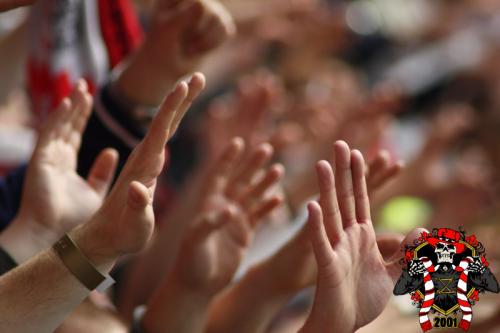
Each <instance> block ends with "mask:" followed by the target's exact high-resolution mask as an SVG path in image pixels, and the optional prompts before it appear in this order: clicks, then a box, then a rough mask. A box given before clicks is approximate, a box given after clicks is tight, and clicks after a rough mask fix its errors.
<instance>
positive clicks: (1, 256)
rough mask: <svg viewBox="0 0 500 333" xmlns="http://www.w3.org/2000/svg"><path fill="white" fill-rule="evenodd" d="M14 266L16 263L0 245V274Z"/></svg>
mask: <svg viewBox="0 0 500 333" xmlns="http://www.w3.org/2000/svg"><path fill="white" fill-rule="evenodd" d="M16 266H17V264H16V262H15V261H14V259H12V257H11V256H10V255H9V254H8V253H7V252H5V250H4V249H2V248H1V247H0V276H2V275H4V274H5V273H7V272H8V271H10V270H11V269H14V268H16Z"/></svg>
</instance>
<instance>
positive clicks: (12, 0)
mask: <svg viewBox="0 0 500 333" xmlns="http://www.w3.org/2000/svg"><path fill="white" fill-rule="evenodd" d="M35 1H36V0H0V12H5V11H7V10H11V9H14V8H17V7H22V6H27V5H31V4H32V3H34V2H35Z"/></svg>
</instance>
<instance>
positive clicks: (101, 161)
mask: <svg viewBox="0 0 500 333" xmlns="http://www.w3.org/2000/svg"><path fill="white" fill-rule="evenodd" d="M117 164H118V152H117V151H116V150H115V149H112V148H107V149H105V150H103V151H102V152H101V153H100V154H99V155H98V156H97V158H96V159H95V161H94V164H93V165H92V168H91V169H90V172H89V175H88V176H87V182H88V184H89V185H90V186H91V187H92V188H93V189H94V190H95V191H96V192H97V194H99V196H100V197H101V198H104V197H105V196H106V194H107V193H108V190H109V187H110V186H111V182H112V181H113V178H114V175H115V172H116V166H117Z"/></svg>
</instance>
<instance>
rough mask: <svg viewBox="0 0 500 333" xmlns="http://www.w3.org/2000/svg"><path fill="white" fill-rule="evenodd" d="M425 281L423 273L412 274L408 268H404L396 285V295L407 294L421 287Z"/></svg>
mask: <svg viewBox="0 0 500 333" xmlns="http://www.w3.org/2000/svg"><path fill="white" fill-rule="evenodd" d="M423 283H424V277H423V276H422V275H418V276H410V273H408V271H407V270H403V274H401V276H400V277H399V280H398V282H397V283H396V285H395V286H394V291H393V293H394V295H405V294H408V293H410V292H412V291H415V290H417V289H419V288H420V287H421V286H422V284H423Z"/></svg>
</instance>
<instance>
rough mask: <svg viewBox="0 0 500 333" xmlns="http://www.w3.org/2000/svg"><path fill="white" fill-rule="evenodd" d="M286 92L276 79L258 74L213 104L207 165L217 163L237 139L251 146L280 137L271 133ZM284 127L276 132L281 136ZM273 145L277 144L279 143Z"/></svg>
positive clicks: (209, 115)
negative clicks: (232, 141)
mask: <svg viewBox="0 0 500 333" xmlns="http://www.w3.org/2000/svg"><path fill="white" fill-rule="evenodd" d="M283 91H284V88H283V86H282V84H281V82H280V81H279V80H278V78H277V77H276V76H274V75H273V74H271V73H270V72H267V71H257V72H256V73H255V74H252V75H250V76H247V77H244V78H243V79H241V80H239V82H238V86H237V89H236V91H235V92H234V93H233V94H231V95H230V96H227V97H224V98H221V99H219V100H216V101H214V102H213V103H212V104H211V105H210V107H209V109H208V112H207V116H206V119H205V128H207V129H208V130H206V131H205V133H206V134H205V138H204V139H205V142H206V145H207V148H206V150H207V151H208V154H207V155H208V157H207V160H208V162H209V163H211V162H212V161H213V160H215V159H216V158H217V157H218V156H219V155H220V153H221V150H222V149H223V148H224V147H225V145H226V142H228V141H229V140H231V139H232V138H233V137H235V136H238V137H241V138H243V139H244V140H245V142H246V143H247V144H248V145H249V146H254V145H255V144H258V143H261V142H266V141H269V140H270V139H274V137H275V136H277V135H278V133H275V134H274V135H272V133H271V127H272V126H273V123H274V121H275V120H276V119H274V118H276V117H275V113H276V112H273V111H274V110H273V108H274V109H275V108H276V107H277V106H279V105H280V104H283V98H284V96H283ZM281 127H282V126H280V127H279V128H278V129H277V131H276V132H278V131H280V132H282V130H281ZM280 134H282V133H280ZM271 136H272V138H271ZM281 136H283V135H281ZM273 141H275V142H277V143H278V141H279V140H277V139H276V140H273ZM273 147H275V145H274V142H273ZM275 148H276V147H275Z"/></svg>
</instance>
